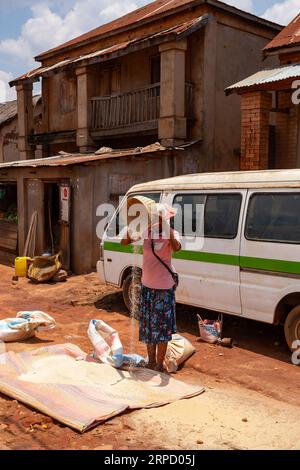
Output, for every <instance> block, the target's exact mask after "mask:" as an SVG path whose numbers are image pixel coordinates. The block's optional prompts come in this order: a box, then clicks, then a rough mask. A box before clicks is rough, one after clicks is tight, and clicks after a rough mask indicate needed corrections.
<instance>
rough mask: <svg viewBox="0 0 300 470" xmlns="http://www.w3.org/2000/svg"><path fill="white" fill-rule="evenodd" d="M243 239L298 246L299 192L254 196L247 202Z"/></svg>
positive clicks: (299, 220) (299, 225) (299, 238)
mask: <svg viewBox="0 0 300 470" xmlns="http://www.w3.org/2000/svg"><path fill="white" fill-rule="evenodd" d="M245 237H246V238H247V239H248V240H254V241H264V242H278V243H300V193H264V194H254V195H253V196H252V197H251V199H250V202H249V207H248V213H247V220H246V228H245Z"/></svg>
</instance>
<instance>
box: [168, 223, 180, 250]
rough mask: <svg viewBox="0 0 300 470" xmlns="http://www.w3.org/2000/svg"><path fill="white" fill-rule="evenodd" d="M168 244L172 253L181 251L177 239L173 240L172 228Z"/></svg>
mask: <svg viewBox="0 0 300 470" xmlns="http://www.w3.org/2000/svg"><path fill="white" fill-rule="evenodd" d="M170 243H171V248H172V250H173V251H175V252H176V251H180V250H181V243H180V241H179V240H177V238H175V235H174V230H173V229H172V228H171V230H170Z"/></svg>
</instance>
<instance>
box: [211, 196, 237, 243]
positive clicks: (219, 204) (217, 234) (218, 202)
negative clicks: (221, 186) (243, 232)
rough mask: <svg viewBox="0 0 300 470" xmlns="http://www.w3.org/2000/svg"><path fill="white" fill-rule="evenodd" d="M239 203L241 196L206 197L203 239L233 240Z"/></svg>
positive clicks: (235, 232)
mask: <svg viewBox="0 0 300 470" xmlns="http://www.w3.org/2000/svg"><path fill="white" fill-rule="evenodd" d="M241 202H242V196H241V194H228V193H223V194H211V195H208V196H207V199H206V204H205V213H204V234H205V238H229V239H230V238H235V237H236V235H237V231H238V225H239V218H240V209H241Z"/></svg>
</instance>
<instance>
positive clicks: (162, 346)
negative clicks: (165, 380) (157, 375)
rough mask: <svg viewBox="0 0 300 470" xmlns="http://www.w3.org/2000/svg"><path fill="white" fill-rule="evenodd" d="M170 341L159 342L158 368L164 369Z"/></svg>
mask: <svg viewBox="0 0 300 470" xmlns="http://www.w3.org/2000/svg"><path fill="white" fill-rule="evenodd" d="M167 347H168V343H159V344H158V345H157V369H158V370H159V371H162V370H163V369H164V360H165V355H166V352H167Z"/></svg>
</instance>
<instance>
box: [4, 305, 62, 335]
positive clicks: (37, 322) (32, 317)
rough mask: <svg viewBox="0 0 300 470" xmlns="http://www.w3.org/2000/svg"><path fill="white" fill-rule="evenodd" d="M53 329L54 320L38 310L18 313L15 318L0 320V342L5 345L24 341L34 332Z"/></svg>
mask: <svg viewBox="0 0 300 470" xmlns="http://www.w3.org/2000/svg"><path fill="white" fill-rule="evenodd" d="M54 327H55V320H54V318H52V317H50V315H47V313H44V312H41V311H39V310H36V311H32V312H18V313H17V316H16V318H6V319H4V320H0V341H3V342H5V343H7V342H13V341H24V340H26V339H28V338H31V337H32V336H34V335H35V333H36V331H46V330H51V329H52V328H54Z"/></svg>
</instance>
